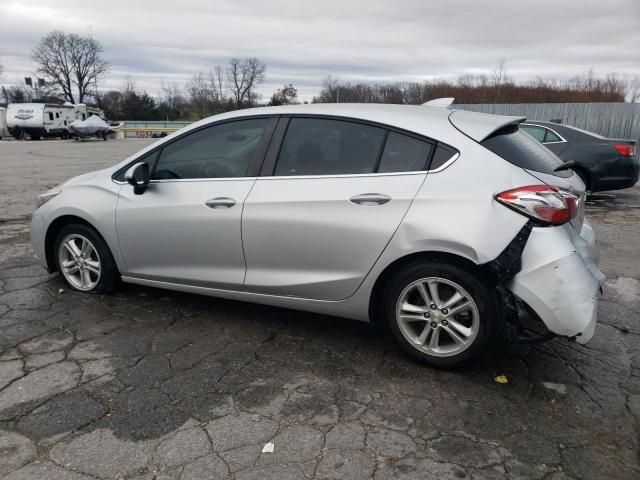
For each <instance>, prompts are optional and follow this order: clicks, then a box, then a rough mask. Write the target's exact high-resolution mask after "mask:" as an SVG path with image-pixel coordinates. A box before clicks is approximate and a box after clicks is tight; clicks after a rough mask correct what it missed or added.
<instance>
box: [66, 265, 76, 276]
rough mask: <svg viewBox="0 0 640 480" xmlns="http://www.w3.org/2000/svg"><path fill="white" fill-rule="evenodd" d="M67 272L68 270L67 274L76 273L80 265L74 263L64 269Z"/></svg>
mask: <svg viewBox="0 0 640 480" xmlns="http://www.w3.org/2000/svg"><path fill="white" fill-rule="evenodd" d="M64 271H65V272H67V274H69V275H70V274H72V273H76V272H77V271H78V266H77V265H73V266H71V267H69V268H65V270H64Z"/></svg>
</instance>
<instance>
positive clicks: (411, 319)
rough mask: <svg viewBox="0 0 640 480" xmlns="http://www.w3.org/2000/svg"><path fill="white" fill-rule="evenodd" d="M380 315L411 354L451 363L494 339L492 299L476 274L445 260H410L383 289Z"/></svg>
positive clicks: (481, 349)
mask: <svg viewBox="0 0 640 480" xmlns="http://www.w3.org/2000/svg"><path fill="white" fill-rule="evenodd" d="M383 308H384V315H385V318H386V321H387V324H388V326H389V328H390V330H391V332H392V334H393V336H394V337H395V339H396V340H397V341H398V343H399V344H400V346H401V347H402V348H403V349H404V350H405V351H406V352H407V353H408V354H409V355H411V356H412V357H413V358H415V359H417V360H419V361H422V362H425V363H428V364H430V365H434V366H438V367H454V366H457V365H460V364H463V363H465V362H468V361H471V360H473V359H475V358H477V357H478V356H480V355H481V354H482V353H483V352H485V350H486V349H487V347H488V346H489V345H490V343H491V342H492V340H493V335H494V326H495V325H494V324H495V323H496V319H497V308H496V300H495V298H494V296H493V295H492V293H491V291H490V290H489V289H488V287H487V286H486V284H485V283H484V282H483V281H482V280H481V279H480V278H479V277H478V276H476V275H475V274H473V273H471V272H470V271H467V270H466V269H463V268H461V267H458V266H455V265H449V264H446V263H439V262H430V263H414V264H411V265H409V266H408V267H406V268H403V269H402V270H400V271H398V272H397V273H396V274H394V275H393V276H392V277H391V279H390V280H389V282H388V284H387V286H386V288H385V290H384V300H383Z"/></svg>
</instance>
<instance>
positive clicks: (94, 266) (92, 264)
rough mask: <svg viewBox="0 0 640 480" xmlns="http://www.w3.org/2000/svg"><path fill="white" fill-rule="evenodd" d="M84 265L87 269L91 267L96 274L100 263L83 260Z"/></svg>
mask: <svg viewBox="0 0 640 480" xmlns="http://www.w3.org/2000/svg"><path fill="white" fill-rule="evenodd" d="M84 263H85V265H87V267H91V268H93V269H94V270H96V271H98V272H99V271H100V262H98V261H97V260H85V261H84Z"/></svg>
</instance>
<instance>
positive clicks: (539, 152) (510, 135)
mask: <svg viewBox="0 0 640 480" xmlns="http://www.w3.org/2000/svg"><path fill="white" fill-rule="evenodd" d="M482 145H483V146H484V147H485V148H488V149H489V150H491V151H492V152H493V153H495V154H496V155H499V156H501V157H502V158H504V159H505V160H506V161H507V162H509V163H511V164H513V165H516V166H518V167H521V168H526V169H527V170H534V171H536V172H540V173H547V174H550V175H555V176H557V177H570V176H571V175H573V172H572V171H571V170H563V171H560V172H554V171H553V170H554V168H556V167H558V166H559V165H562V163H563V162H562V160H560V159H559V158H558V157H557V156H556V155H555V154H554V153H553V152H552V151H551V150H549V149H547V148H546V147H545V146H543V145H542V144H541V143H539V142H537V141H536V140H534V139H533V138H532V137H531V136H530V135H527V134H526V133H524V132H523V131H522V130H520V128H519V127H518V126H517V125H509V126H508V127H504V128H501V129H500V130H498V131H497V132H496V133H494V134H493V135H491V136H490V137H489V138H487V139H485V140H484V141H483V142H482Z"/></svg>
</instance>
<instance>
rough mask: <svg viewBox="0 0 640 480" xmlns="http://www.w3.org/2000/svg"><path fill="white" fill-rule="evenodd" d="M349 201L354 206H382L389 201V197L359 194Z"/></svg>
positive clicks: (380, 194)
mask: <svg viewBox="0 0 640 480" xmlns="http://www.w3.org/2000/svg"><path fill="white" fill-rule="evenodd" d="M349 201H351V202H352V203H355V204H356V205H365V206H373V205H384V204H385V203H387V202H389V201H391V197H390V196H389V195H385V194H384V193H361V194H360V195H356V196H355V197H351V198H350V199H349Z"/></svg>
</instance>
